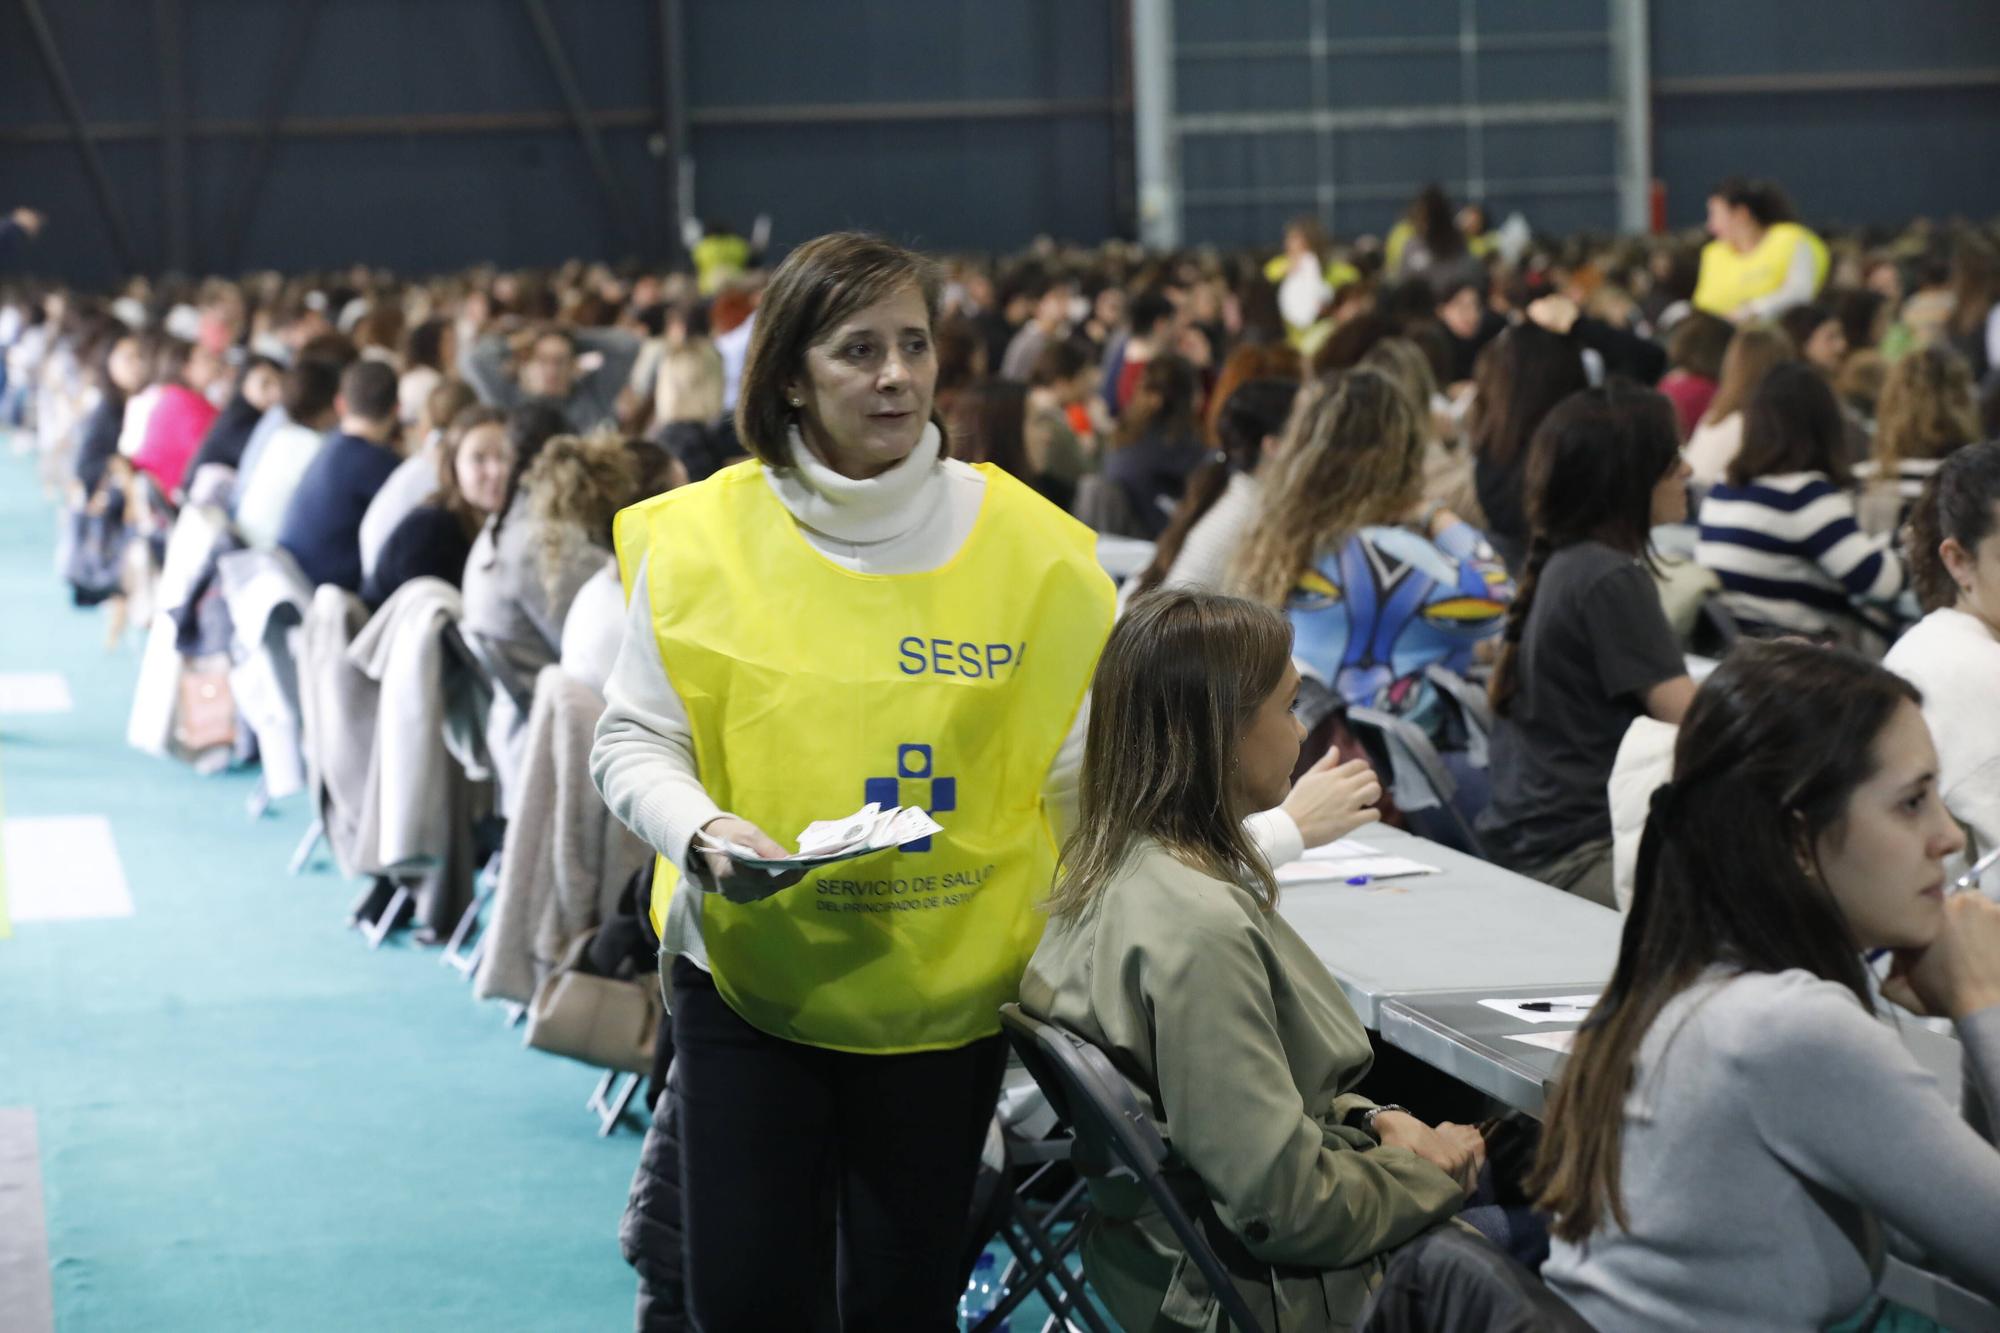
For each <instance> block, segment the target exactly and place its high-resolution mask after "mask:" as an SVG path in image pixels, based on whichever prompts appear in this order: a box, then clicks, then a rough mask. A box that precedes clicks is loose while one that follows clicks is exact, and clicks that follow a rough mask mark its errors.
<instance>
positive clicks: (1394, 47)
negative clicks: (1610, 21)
mask: <svg viewBox="0 0 2000 1333" xmlns="http://www.w3.org/2000/svg"><path fill="white" fill-rule="evenodd" d="M1606 40H1607V39H1606V37H1605V34H1604V33H1602V32H1597V31H1578V32H1522V33H1504V32H1503V33H1487V32H1482V33H1480V34H1479V49H1480V50H1482V51H1579V50H1589V49H1591V48H1593V47H1599V46H1603V45H1604V43H1605V41H1606ZM1458 52H1459V38H1458V35H1457V34H1455V33H1454V34H1452V35H1450V36H1442V37H1333V36H1327V37H1314V38H1308V39H1307V40H1306V41H1303V42H1192V43H1189V44H1188V45H1186V46H1181V47H1177V48H1175V50H1174V58H1175V59H1176V60H1296V59H1298V58H1299V57H1301V56H1313V57H1316V58H1320V59H1327V58H1333V59H1338V58H1340V57H1342V56H1352V57H1355V58H1361V57H1367V56H1394V55H1440V56H1450V55H1457V54H1458Z"/></svg>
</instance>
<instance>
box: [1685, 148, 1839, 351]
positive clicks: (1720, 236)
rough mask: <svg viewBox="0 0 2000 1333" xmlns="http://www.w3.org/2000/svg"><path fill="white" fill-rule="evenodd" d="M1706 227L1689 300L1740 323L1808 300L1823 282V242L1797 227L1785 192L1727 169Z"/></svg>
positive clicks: (1713, 195)
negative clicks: (1697, 275)
mask: <svg viewBox="0 0 2000 1333" xmlns="http://www.w3.org/2000/svg"><path fill="white" fill-rule="evenodd" d="M1708 232H1709V235H1711V236H1713V237H1714V238H1715V239H1714V240H1712V241H1710V242H1709V243H1708V244H1707V245H1705V246H1703V247H1702V251H1701V276H1700V278H1699V280H1697V282H1696V283H1695V289H1694V305H1695V308H1696V309H1697V310H1706V311H1707V312H1708V313H1709V314H1711V315H1720V316H1721V317H1722V318H1724V319H1732V320H1735V321H1737V322H1739V323H1741V322H1743V321H1745V320H1750V319H1769V318H1771V317H1773V316H1775V315H1778V314H1780V313H1782V312H1783V311H1786V310H1789V309H1791V308H1792V307H1793V306H1795V305H1804V304H1805V303H1806V302H1808V301H1810V300H1812V299H1813V296H1814V294H1815V293H1816V292H1818V291H1819V288H1820V284H1821V283H1823V282H1825V281H1826V267H1827V253H1826V242H1824V241H1822V240H1821V239H1820V238H1819V237H1817V236H1815V235H1813V233H1811V232H1810V231H1807V230H1806V229H1805V228H1804V227H1802V226H1800V225H1799V224H1798V223H1797V222H1796V221H1795V220H1794V219H1793V214H1792V204H1791V201H1790V200H1789V199H1787V198H1786V197H1785V192H1784V191H1783V190H1781V189H1779V188H1778V187H1777V186H1776V185H1773V184H1772V183H1770V182H1769V181H1747V180H1744V179H1743V178H1742V177H1740V176H1731V177H1730V178H1729V179H1727V180H1725V181H1723V182H1722V183H1721V184H1720V185H1718V186H1716V187H1715V189H1714V190H1713V191H1711V192H1710V193H1709V196H1708Z"/></svg>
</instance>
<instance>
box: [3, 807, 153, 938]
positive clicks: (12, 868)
mask: <svg viewBox="0 0 2000 1333" xmlns="http://www.w3.org/2000/svg"><path fill="white" fill-rule="evenodd" d="M0 854H4V855H5V857H6V858H7V860H6V866H7V870H6V873H7V881H6V882H7V915H8V916H10V917H12V918H13V919H14V922H15V923H16V924H17V925H18V924H19V923H21V922H23V921H71V920H82V919H86V918H101V917H117V916H130V915H132V893H131V891H130V890H129V889H128V888H127V887H126V884H125V865H124V862H122V861H120V860H119V859H118V846H117V844H116V843H115V842H113V841H112V838H111V821H110V820H108V819H106V818H105V817H104V816H103V815H49V816H40V817H22V818H15V819H8V820H6V821H5V822H4V823H0Z"/></svg>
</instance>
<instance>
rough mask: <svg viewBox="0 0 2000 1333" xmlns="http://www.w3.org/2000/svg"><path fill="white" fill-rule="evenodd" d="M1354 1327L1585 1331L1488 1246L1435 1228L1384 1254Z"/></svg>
mask: <svg viewBox="0 0 2000 1333" xmlns="http://www.w3.org/2000/svg"><path fill="white" fill-rule="evenodd" d="M1354 1327H1355V1330H1356V1333H1494V1331H1495V1330H1498V1331H1499V1333H1589V1330H1590V1325H1589V1324H1587V1323H1585V1322H1584V1320H1583V1317H1582V1316H1581V1315H1579V1314H1577V1313H1576V1311H1574V1310H1572V1309H1571V1308H1570V1307H1569V1306H1568V1304H1566V1303H1565V1302H1564V1301H1563V1299H1562V1297H1560V1296H1558V1295H1556V1294H1555V1293H1554V1292H1553V1291H1550V1290H1549V1289H1548V1287H1547V1286H1546V1285H1544V1284H1543V1282H1542V1280H1541V1279H1540V1278H1538V1277H1536V1276H1535V1275H1534V1274H1533V1273H1530V1272H1529V1271H1528V1270H1527V1269H1525V1268H1523V1267H1522V1266H1521V1265H1520V1264H1518V1263H1516V1262H1515V1261H1514V1260H1513V1259H1511V1258H1509V1257H1508V1256H1507V1255H1506V1254H1505V1253H1503V1252H1502V1251H1500V1250H1499V1249H1498V1248H1496V1247H1495V1246H1494V1245H1492V1244H1491V1243H1489V1242H1488V1241H1486V1240H1483V1239H1481V1238H1480V1237H1478V1236H1473V1235H1468V1234H1467V1233H1465V1232H1464V1231H1461V1230H1459V1229H1457V1228H1455V1227H1441V1228H1439V1229H1438V1230H1436V1231H1434V1232H1432V1233H1431V1234H1430V1235H1428V1236H1425V1237H1423V1238H1422V1239H1420V1240H1417V1241H1414V1242H1412V1243H1411V1244H1409V1245H1406V1246H1404V1247H1403V1248H1402V1249H1401V1250H1399V1251H1398V1252H1397V1253H1396V1257H1395V1258H1394V1259H1392V1260H1390V1261H1389V1270H1388V1272H1386V1273H1385V1274H1383V1277H1382V1285H1381V1286H1380V1287H1379V1288H1377V1289H1376V1292H1375V1295H1374V1297H1373V1298H1372V1299H1371V1300H1370V1301H1369V1303H1368V1308H1367V1309H1366V1310H1365V1311H1363V1312H1362V1315H1361V1319H1360V1320H1359V1322H1357V1323H1356V1324H1355V1325H1354Z"/></svg>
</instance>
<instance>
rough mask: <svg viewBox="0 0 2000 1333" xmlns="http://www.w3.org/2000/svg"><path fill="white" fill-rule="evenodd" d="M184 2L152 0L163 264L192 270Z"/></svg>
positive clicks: (192, 242)
mask: <svg viewBox="0 0 2000 1333" xmlns="http://www.w3.org/2000/svg"><path fill="white" fill-rule="evenodd" d="M184 17H185V16H184V14H183V12H182V0H153V41H154V45H156V46H157V47H158V48H159V51H160V189H161V195H162V198H161V200H160V202H161V204H162V206H163V208H164V210H165V213H166V224H167V268H168V269H170V270H172V271H174V272H178V273H191V272H193V271H194V219H193V214H192V212H191V207H192V206H191V204H190V203H189V195H188V184H189V175H190V168H189V166H188V134H187V121H188V95H187V94H188V89H187V33H186V30H185V28H184V27H183V25H182V19H183V18H184Z"/></svg>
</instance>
